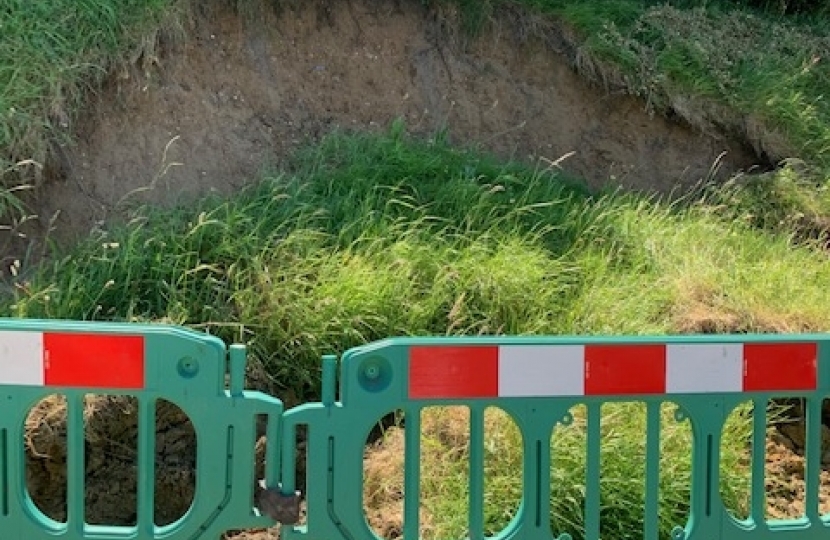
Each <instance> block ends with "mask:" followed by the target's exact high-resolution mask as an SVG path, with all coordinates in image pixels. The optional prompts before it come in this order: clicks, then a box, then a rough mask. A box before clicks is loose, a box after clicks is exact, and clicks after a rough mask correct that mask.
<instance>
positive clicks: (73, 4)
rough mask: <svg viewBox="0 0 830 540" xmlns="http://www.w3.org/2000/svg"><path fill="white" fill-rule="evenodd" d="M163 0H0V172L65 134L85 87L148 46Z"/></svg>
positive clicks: (164, 8)
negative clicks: (145, 40)
mask: <svg viewBox="0 0 830 540" xmlns="http://www.w3.org/2000/svg"><path fill="white" fill-rule="evenodd" d="M171 5H172V2H171V1H170V0H125V1H115V0H53V1H49V2H29V1H27V0H2V2H0V35H2V36H3V39H1V40H0V178H2V175H3V174H4V173H8V172H10V171H18V172H19V169H21V168H22V169H24V170H29V169H30V168H31V167H30V166H29V165H25V164H20V162H22V161H25V160H35V161H36V162H37V163H39V164H40V165H43V164H44V162H45V160H46V155H47V153H48V151H49V148H48V147H49V144H50V141H55V140H60V138H61V137H63V136H65V134H66V133H67V130H66V128H67V127H68V126H69V124H70V123H71V121H72V120H73V119H74V117H75V115H76V114H77V112H78V110H79V108H80V107H81V106H82V105H83V104H84V103H85V98H86V93H87V92H88V91H89V90H91V89H93V88H95V85H96V83H97V82H99V81H101V80H102V79H103V78H104V77H105V76H106V75H107V74H108V73H110V72H111V70H113V69H114V68H115V67H116V66H117V65H119V64H122V65H123V64H126V63H127V62H128V61H129V60H130V59H132V60H133V61H138V60H139V59H140V56H141V54H142V53H146V54H152V47H150V48H146V47H145V48H142V38H143V37H144V36H145V35H146V34H147V33H148V32H150V31H151V30H153V29H155V28H157V27H158V26H159V24H160V21H161V20H162V18H164V17H165V15H166V14H167V13H169V10H170V8H171ZM144 45H145V46H146V45H147V44H146V43H144ZM130 57H132V58H130ZM145 60H147V59H145Z"/></svg>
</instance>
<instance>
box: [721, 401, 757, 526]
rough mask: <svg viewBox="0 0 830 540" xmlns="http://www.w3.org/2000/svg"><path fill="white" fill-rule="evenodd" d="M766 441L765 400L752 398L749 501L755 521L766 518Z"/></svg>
mask: <svg viewBox="0 0 830 540" xmlns="http://www.w3.org/2000/svg"><path fill="white" fill-rule="evenodd" d="M766 442H767V401H766V399H754V400H752V467H751V468H752V496H751V499H750V502H751V516H752V520H753V521H754V522H755V523H763V522H764V520H765V519H766V517H765V516H766V489H765V484H764V476H765V467H766V451H767V449H766V446H767V444H766ZM718 450H720V449H718ZM718 461H720V460H718Z"/></svg>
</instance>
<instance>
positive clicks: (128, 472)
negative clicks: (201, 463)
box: [26, 396, 196, 525]
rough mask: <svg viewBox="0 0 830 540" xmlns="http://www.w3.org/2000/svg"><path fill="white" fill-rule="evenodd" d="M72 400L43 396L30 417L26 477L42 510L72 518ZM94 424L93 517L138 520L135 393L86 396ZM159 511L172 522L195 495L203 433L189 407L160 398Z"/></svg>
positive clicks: (89, 455) (90, 439)
mask: <svg viewBox="0 0 830 540" xmlns="http://www.w3.org/2000/svg"><path fill="white" fill-rule="evenodd" d="M66 412H67V411H66V400H65V399H64V398H63V397H62V396H61V397H59V396H52V397H50V398H47V399H44V400H43V401H41V402H39V403H38V405H37V406H36V407H35V408H34V409H32V411H31V413H30V414H29V417H28V418H27V420H26V431H27V434H28V437H27V440H26V450H27V460H26V480H27V483H28V486H29V490H30V492H31V495H32V499H33V500H34V501H35V502H36V504H37V505H38V507H39V508H40V509H41V511H42V512H43V513H44V514H46V515H47V516H49V517H51V518H52V519H54V520H57V521H65V520H66V517H67V515H66V512H67V508H66V491H67V484H66V482H67V467H66V433H67V430H66V426H67V424H66ZM83 416H84V424H85V426H86V430H85V431H86V432H85V437H86V452H85V460H86V463H85V465H86V493H85V506H86V508H87V515H86V519H87V521H88V522H89V523H93V524H118V525H130V524H134V523H135V520H136V502H137V501H136V497H137V481H138V480H137V477H136V466H137V463H138V453H137V452H138V451H137V448H138V411H137V408H136V402H135V400H134V399H131V398H125V397H114V396H91V397H89V398H87V399H86V400H85V403H84V411H83ZM156 447H157V450H156V472H155V478H156V485H155V494H156V495H155V518H156V522H157V523H158V524H159V525H163V524H168V523H172V522H173V521H175V520H177V519H178V518H180V517H181V516H183V515H184V513H185V512H186V511H187V509H188V507H189V506H190V503H191V502H192V501H193V494H194V489H195V481H196V474H195V468H196V456H195V452H194V449H195V448H196V434H195V432H194V431H193V428H192V426H191V425H190V421H189V419H188V418H187V415H185V414H184V413H183V412H182V410H181V409H179V408H178V407H176V406H175V405H172V404H171V403H169V402H165V401H160V402H159V405H158V407H157V410H156Z"/></svg>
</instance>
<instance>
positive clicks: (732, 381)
mask: <svg viewBox="0 0 830 540" xmlns="http://www.w3.org/2000/svg"><path fill="white" fill-rule="evenodd" d="M828 355H830V344H828V337H827V336H807V335H805V336H699V337H697V336H696V337H669V338H654V337H651V338H627V339H619V338H618V339H605V338H596V339H592V338H472V339H392V340H388V341H383V342H379V343H374V344H371V345H367V346H364V347H361V348H358V349H355V350H352V351H349V352H347V353H346V354H345V355H344V357H343V359H342V365H341V369H340V386H339V388H340V394H339V399H338V398H336V395H335V394H336V388H335V382H334V381H335V377H336V371H337V369H336V364H335V360H334V359H333V358H327V359H324V371H323V373H324V384H323V396H324V399H323V400H322V402H321V403H317V404H307V405H303V406H300V407H298V408H295V409H292V410H290V411H287V412H286V413H285V415H284V420H283V439H282V440H283V449H282V454H283V467H282V478H281V479H282V482H283V486H282V489H283V493H284V495H285V496H288V495H290V494H291V493H292V492H293V489H294V487H295V483H296V478H295V471H294V463H295V454H296V452H295V449H294V440H295V434H296V432H297V430H298V429H300V428H301V426H304V427H306V428H307V430H308V435H307V436H308V443H307V471H308V473H307V485H308V486H309V487H308V493H307V494H306V497H307V505H308V518H307V523H306V524H305V525H303V526H296V525H291V526H284V527H283V529H282V538H283V539H285V540H369V539H373V538H376V536H375V534H374V533H373V531H372V530H371V529H370V527H369V525H368V524H367V521H366V518H365V515H364V508H363V491H362V490H363V456H364V446H365V443H366V438H367V435H368V434H369V432H370V430H372V428H373V427H375V425H376V423H377V422H378V420H379V418H380V417H381V416H382V415H384V414H386V413H389V412H391V411H402V412H403V415H404V418H405V459H404V490H403V491H404V503H403V506H404V522H403V529H404V530H403V536H404V538H418V537H419V532H420V528H419V509H420V493H419V490H420V486H421V482H420V477H419V475H420V451H421V440H420V437H421V435H420V431H421V429H420V413H421V411H422V410H423V409H424V408H425V407H428V406H440V405H463V406H466V407H468V408H469V410H470V447H469V461H470V484H469V504H468V508H469V515H468V516H467V522H468V526H469V538H471V539H473V540H479V539H483V538H484V531H483V522H484V484H485V479H484V448H483V441H484V420H483V419H484V411H485V409H486V408H487V407H490V406H495V407H498V408H501V409H502V410H504V411H506V412H507V413H508V414H509V415H511V416H512V418H513V419H514V421H515V422H516V424H517V425H518V427H519V428H520V430H521V433H522V437H523V455H524V464H523V470H522V471H517V474H519V472H521V475H522V479H523V496H522V503H521V505H520V507H519V510H518V513H517V515H516V516H515V518H514V519H513V520H512V522H511V523H510V525H509V526H508V527H507V528H506V529H505V530H504V531H502V532H501V533H499V534H498V536H497V538H503V539H511V540H513V539H522V540H553V539H558V540H569V539H570V537H569V536H568V535H567V534H562V533H557V532H555V531H551V527H550V518H549V512H550V495H551V490H550V463H551V444H550V442H551V436H552V434H553V433H554V432H555V430H556V429H559V428H560V427H561V426H563V425H567V424H568V423H569V422H570V421H572V417H571V413H570V410H571V408H572V407H574V406H576V405H580V404H584V405H585V406H586V409H587V428H586V432H587V433H586V449H587V461H586V464H587V465H586V478H585V486H586V500H585V504H584V522H585V531H586V535H585V537H586V539H588V540H599V539H600V526H601V501H600V489H599V488H600V483H601V482H602V481H603V478H602V475H601V463H600V448H601V445H602V440H601V431H600V407H601V406H602V405H603V404H605V403H609V402H614V401H637V402H642V403H645V404H646V405H645V406H646V407H647V411H648V413H647V414H648V420H647V426H648V429H647V432H646V433H643V436H644V438H645V441H646V442H645V447H646V456H645V459H646V474H645V479H644V481H645V486H646V500H645V501H644V503H645V504H644V514H643V515H644V531H632V533H631V535H630V536H627V538H644V539H645V540H657V539H658V524H659V518H658V508H659V502H660V501H659V483H660V466H659V463H660V429H661V418H660V414H659V411H660V406H661V405H662V404H663V403H665V402H670V403H674V404H677V405H678V410H677V413H676V417H677V420H685V419H688V420H689V421H690V424H691V427H692V432H693V438H694V442H693V448H692V477H691V483H692V485H691V493H692V495H691V500H690V501H689V502H690V513H689V516H688V520H687V522H686V523H678V524H676V526H675V527H674V530H673V532H672V535H671V538H672V540H681V539H684V540H739V539H741V538H746V539H748V540H773V539H781V540H784V539H787V540H796V539H798V540H822V539H826V538H828V537H830V520H828V516H820V515H819V514H818V506H819V505H818V502H819V473H820V469H821V463H820V456H821V406H822V400H823V399H824V398H827V397H828V396H829V395H830V392H828V391H829V390H830V358H829V357H828ZM793 397H799V398H803V399H804V403H805V408H806V423H807V428H806V434H807V443H806V455H807V458H806V471H805V478H806V515H805V517H804V518H802V519H797V520H789V521H778V522H775V521H770V520H767V519H766V518H765V498H764V451H765V450H764V447H765V445H764V442H765V440H766V431H765V430H766V405H767V403H768V400H770V399H774V398H793ZM747 400H751V401H752V403H754V404H755V405H756V407H755V411H756V413H755V414H754V424H753V425H754V430H753V451H752V458H753V462H752V463H753V465H752V492H751V496H752V497H751V513H750V516H749V517H748V519H746V520H743V521H738V520H736V519H735V518H733V517H732V516H731V515H730V514H729V513H728V512H727V510H726V508H725V507H724V504H723V502H722V501H721V499H720V490H719V485H720V478H719V465H720V463H719V451H720V444H721V433H722V429H723V426H724V422H725V420H726V418H727V416H728V415H729V414H730V412H732V411H733V410H734V409H735V408H736V407H737V406H738V405H740V404H741V403H745V402H746V401H747ZM606 540H623V539H616V538H609V539H606Z"/></svg>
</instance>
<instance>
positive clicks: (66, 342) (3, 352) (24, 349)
mask: <svg viewBox="0 0 830 540" xmlns="http://www.w3.org/2000/svg"><path fill="white" fill-rule="evenodd" d="M12 384H14V385H23V386H63V387H80V388H111V389H142V388H144V337H142V336H122V335H107V334H74V333H66V334H61V333H52V332H26V331H0V385H12Z"/></svg>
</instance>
